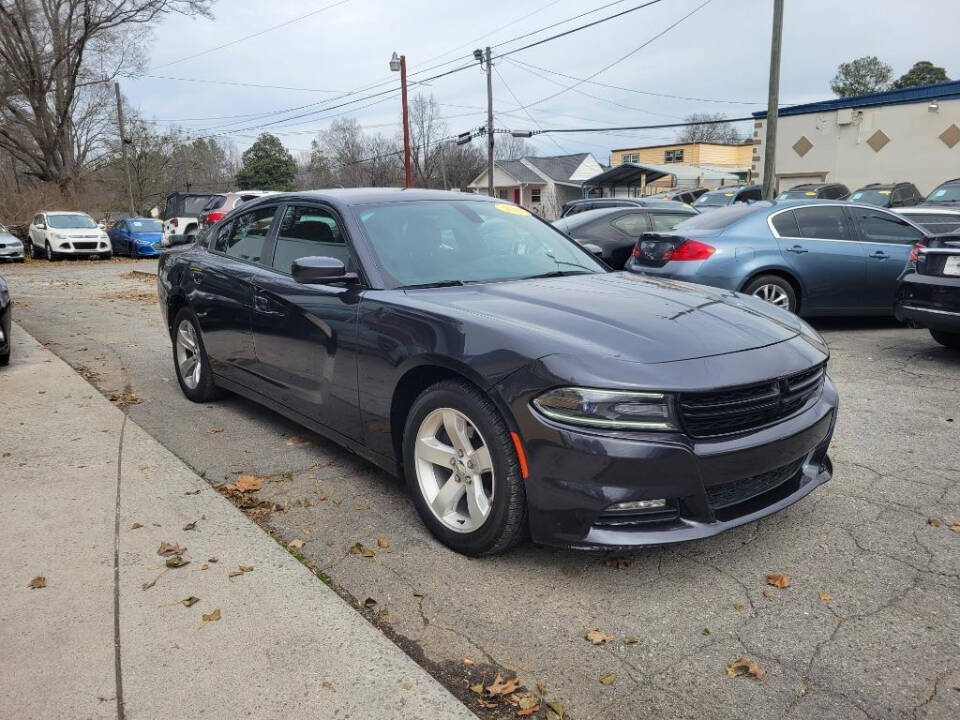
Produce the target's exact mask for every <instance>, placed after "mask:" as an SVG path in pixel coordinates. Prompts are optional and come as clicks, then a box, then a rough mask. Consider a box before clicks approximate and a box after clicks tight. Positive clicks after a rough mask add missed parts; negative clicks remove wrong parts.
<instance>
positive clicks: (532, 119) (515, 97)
mask: <svg viewBox="0 0 960 720" xmlns="http://www.w3.org/2000/svg"><path fill="white" fill-rule="evenodd" d="M493 69H494V70H495V71H496V73H497V77H498V78H500V82H501V83H503V86H504V87H505V88H506V89H507V92H508V93H510V96H511V97H512V98H513V100H514V102H516V103H517V105H518V106H519V107H520V109H521V110H523V112H524V114H525V115H526V116H527V117H528V118H530V122H532V123H533V124H534V125H535V126H536V127H537V129H542V127H541V125H540V123H539V122H537V119H536V118H535V117H533V115H531V114H530V111H529V110H527V109H526V108H525V107H523V103H522V102H520V98H518V97H517V95H516V93H514V92H513V90H512V89H511V88H510V86H509V85H508V84H507V81H506V80H505V79H504V77H503V75H502V74H501V73H500V68H498V67H497V66H494V67H493ZM548 137H549V138H550V140H552V141H553V144H554V145H556V146H557V147H558V148H560V151H561V152H563V153H565V154H566V152H567V149H566V148H565V147H563V145H561V144H560V142H559V141H558V140H557V139H556V138H555V137H553V135H548Z"/></svg>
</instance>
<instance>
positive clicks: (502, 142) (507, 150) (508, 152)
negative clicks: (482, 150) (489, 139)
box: [493, 134, 534, 160]
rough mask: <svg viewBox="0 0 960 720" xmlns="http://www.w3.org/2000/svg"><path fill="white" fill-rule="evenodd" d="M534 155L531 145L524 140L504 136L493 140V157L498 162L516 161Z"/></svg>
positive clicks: (498, 136)
mask: <svg viewBox="0 0 960 720" xmlns="http://www.w3.org/2000/svg"><path fill="white" fill-rule="evenodd" d="M533 154H534V153H533V152H532V151H531V149H530V145H529V144H528V143H527V141H526V140H524V139H523V138H518V137H514V136H513V135H507V134H502V135H497V136H496V137H495V138H494V140H493V157H494V158H495V159H496V160H516V159H518V158H522V157H526V156H528V155H533Z"/></svg>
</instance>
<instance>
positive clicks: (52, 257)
mask: <svg viewBox="0 0 960 720" xmlns="http://www.w3.org/2000/svg"><path fill="white" fill-rule="evenodd" d="M43 249H44V254H45V255H46V257H47V262H53V261H54V260H56V259H57V254H56V253H55V252H54V251H53V248H52V247H50V242H49V241H48V242H46V243H45V244H44V247H43Z"/></svg>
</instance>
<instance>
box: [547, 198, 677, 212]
mask: <svg viewBox="0 0 960 720" xmlns="http://www.w3.org/2000/svg"><path fill="white" fill-rule="evenodd" d="M677 204H678V203H677V202H676V201H675V200H664V199H663V198H655V197H648V198H628V197H621V198H610V197H608V198H585V199H583V200H571V201H570V202H566V203H564V204H563V208H562V211H561V213H560V217H567V216H568V215H576V214H577V213H582V212H587V211H589V210H602V209H603V208H612V207H668V208H669V207H676V206H677Z"/></svg>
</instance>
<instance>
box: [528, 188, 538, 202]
mask: <svg viewBox="0 0 960 720" xmlns="http://www.w3.org/2000/svg"><path fill="white" fill-rule="evenodd" d="M530 202H535V203H538V202H540V188H530Z"/></svg>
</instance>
